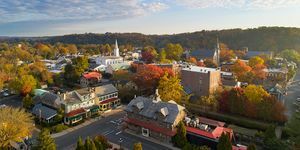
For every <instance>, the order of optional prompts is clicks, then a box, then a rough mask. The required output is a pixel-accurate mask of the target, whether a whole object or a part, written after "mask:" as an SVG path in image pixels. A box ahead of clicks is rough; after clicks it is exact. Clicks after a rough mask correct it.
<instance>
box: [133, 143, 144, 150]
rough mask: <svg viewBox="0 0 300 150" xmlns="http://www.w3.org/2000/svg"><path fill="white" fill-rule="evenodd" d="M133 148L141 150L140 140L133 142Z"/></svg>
mask: <svg viewBox="0 0 300 150" xmlns="http://www.w3.org/2000/svg"><path fill="white" fill-rule="evenodd" d="M133 150H143V146H142V143H141V142H138V143H134V145H133Z"/></svg>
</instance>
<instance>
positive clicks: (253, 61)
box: [249, 56, 265, 68]
mask: <svg viewBox="0 0 300 150" xmlns="http://www.w3.org/2000/svg"><path fill="white" fill-rule="evenodd" d="M264 63H265V61H264V60H263V59H262V58H261V57H259V56H254V57H252V58H250V60H249V66H250V67H252V68H253V67H254V66H256V65H263V64H264Z"/></svg>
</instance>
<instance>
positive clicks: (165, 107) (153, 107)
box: [125, 94, 186, 143]
mask: <svg viewBox="0 0 300 150" xmlns="http://www.w3.org/2000/svg"><path fill="white" fill-rule="evenodd" d="M125 111H126V112H127V118H126V120H125V121H126V123H127V128H128V129H129V130H131V131H133V132H135V133H136V134H140V135H143V136H145V137H151V138H155V139H158V140H160V141H162V142H166V143H168V142H171V138H172V137H173V136H174V135H175V134H176V126H177V124H178V123H179V122H180V121H181V120H182V119H183V118H184V117H185V115H186V113H185V111H184V107H182V106H180V105H178V104H177V103H176V102H174V101H169V102H162V101H161V100H160V98H159V95H158V94H157V95H156V96H154V97H153V98H149V97H141V96H139V97H136V98H134V99H133V100H132V101H131V102H130V103H129V104H128V106H127V107H126V109H125Z"/></svg>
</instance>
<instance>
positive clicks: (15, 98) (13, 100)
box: [0, 95, 22, 107]
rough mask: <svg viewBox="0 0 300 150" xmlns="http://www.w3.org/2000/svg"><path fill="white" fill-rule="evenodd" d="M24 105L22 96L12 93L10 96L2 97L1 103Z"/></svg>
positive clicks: (16, 105) (13, 105)
mask: <svg viewBox="0 0 300 150" xmlns="http://www.w3.org/2000/svg"><path fill="white" fill-rule="evenodd" d="M3 104H4V105H6V106H12V107H22V97H21V96H19V95H11V96H8V97H2V98H0V105H3Z"/></svg>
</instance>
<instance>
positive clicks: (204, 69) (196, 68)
mask: <svg viewBox="0 0 300 150" xmlns="http://www.w3.org/2000/svg"><path fill="white" fill-rule="evenodd" d="M182 70H184V71H191V72H199V73H208V72H214V71H219V69H217V68H207V67H199V66H188V67H186V68H183V69H182Z"/></svg>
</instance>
